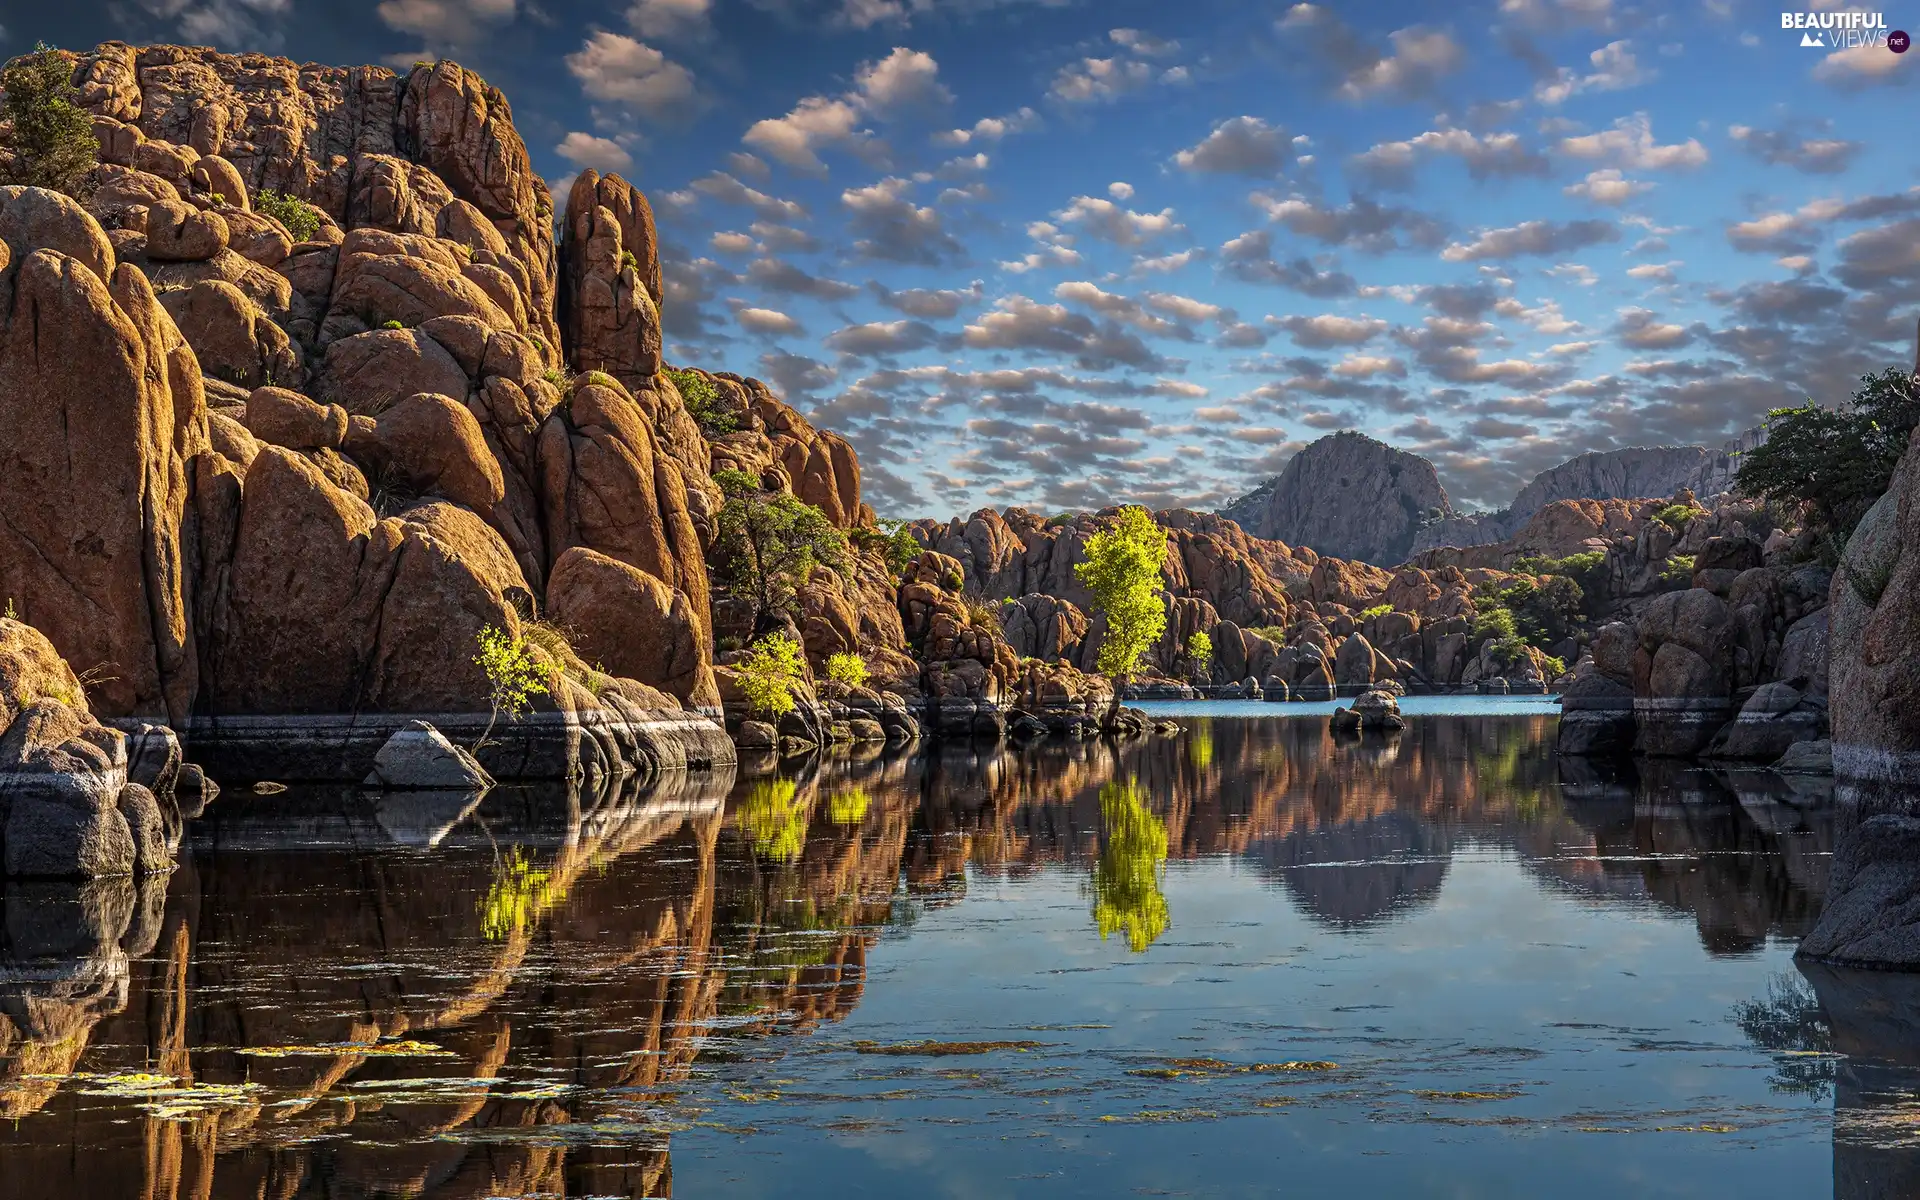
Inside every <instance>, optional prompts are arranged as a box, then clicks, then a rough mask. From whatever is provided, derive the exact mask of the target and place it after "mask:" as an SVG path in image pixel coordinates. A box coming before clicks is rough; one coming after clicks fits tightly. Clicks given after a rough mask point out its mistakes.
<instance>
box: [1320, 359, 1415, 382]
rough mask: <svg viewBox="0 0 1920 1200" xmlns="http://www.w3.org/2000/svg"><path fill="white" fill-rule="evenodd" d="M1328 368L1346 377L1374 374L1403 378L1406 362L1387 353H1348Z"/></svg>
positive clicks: (1352, 377)
mask: <svg viewBox="0 0 1920 1200" xmlns="http://www.w3.org/2000/svg"><path fill="white" fill-rule="evenodd" d="M1328 369H1329V370H1330V371H1331V372H1332V373H1333V374H1335V375H1339V376H1342V377H1343V378H1347V379H1367V378H1370V377H1372V376H1374V375H1392V376H1394V377H1395V378H1404V377H1405V376H1406V373H1407V364H1406V363H1403V362H1401V361H1400V360H1399V359H1397V358H1393V357H1390V356H1387V355H1379V354H1349V355H1347V356H1346V357H1345V358H1343V359H1341V360H1340V361H1339V362H1337V363H1334V364H1333V366H1332V367H1330V368H1328Z"/></svg>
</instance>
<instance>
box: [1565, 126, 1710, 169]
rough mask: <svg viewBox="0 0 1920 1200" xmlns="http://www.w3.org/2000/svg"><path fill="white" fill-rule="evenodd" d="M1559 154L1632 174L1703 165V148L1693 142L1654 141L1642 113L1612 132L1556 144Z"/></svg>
mask: <svg viewBox="0 0 1920 1200" xmlns="http://www.w3.org/2000/svg"><path fill="white" fill-rule="evenodd" d="M1560 152H1561V153H1562V154H1568V155H1572V156H1573V157H1574V158H1597V159H1608V160H1611V161H1612V162H1613V163H1614V164H1615V165H1616V166H1620V167H1625V168H1627V169H1628V170H1634V171H1664V170H1669V169H1674V168H1686V167H1698V166H1701V165H1703V164H1704V163H1705V162H1706V161H1707V157H1708V156H1707V148H1706V147H1705V146H1702V145H1701V144H1700V142H1699V139H1697V138H1688V139H1687V140H1686V141H1684V142H1674V143H1671V144H1669V145H1665V146H1663V145H1661V144H1659V143H1658V142H1656V141H1654V138H1653V123H1652V122H1651V121H1649V120H1648V119H1647V114H1645V113H1635V114H1634V115H1633V116H1631V117H1622V118H1620V119H1619V120H1617V121H1615V122H1614V123H1613V128H1612V129H1606V130H1602V131H1601V132H1599V133H1588V134H1582V135H1580V136H1579V137H1568V138H1562V139H1561V140H1560Z"/></svg>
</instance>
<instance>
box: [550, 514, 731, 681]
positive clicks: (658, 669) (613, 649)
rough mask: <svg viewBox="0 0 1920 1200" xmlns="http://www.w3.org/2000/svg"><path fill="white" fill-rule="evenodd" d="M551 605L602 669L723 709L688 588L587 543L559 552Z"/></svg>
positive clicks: (583, 651)
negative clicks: (620, 559) (587, 545)
mask: <svg viewBox="0 0 1920 1200" xmlns="http://www.w3.org/2000/svg"><path fill="white" fill-rule="evenodd" d="M547 613H548V616H549V618H550V619H551V620H552V621H553V622H554V623H555V624H557V625H559V626H561V627H562V628H564V629H565V630H566V631H567V633H568V635H569V637H570V638H571V639H572V642H573V648H574V649H575V651H577V652H578V653H579V654H580V656H581V657H582V658H584V659H586V660H587V661H588V662H591V663H596V664H598V665H599V667H600V668H601V669H602V670H605V671H608V672H610V673H612V674H614V675H619V676H623V677H625V678H629V679H637V680H639V681H640V682H641V683H645V684H649V685H651V686H653V687H657V688H659V689H660V690H661V691H663V692H667V693H668V694H670V695H672V696H674V697H675V698H676V699H678V700H679V701H680V702H681V703H682V704H684V705H686V706H687V707H688V708H697V709H702V710H707V711H718V709H719V707H720V693H719V689H718V687H717V686H716V684H715V682H714V676H713V666H712V660H711V658H710V656H709V653H708V649H707V645H706V641H705V638H704V635H703V633H702V629H703V623H702V622H701V620H700V619H699V617H698V616H697V615H696V614H695V613H694V611H693V603H692V601H690V600H689V599H688V598H687V595H686V593H685V592H682V591H679V590H677V589H675V588H672V587H669V586H668V585H667V584H666V583H665V582H664V581H662V580H660V579H658V578H656V577H654V576H652V575H649V574H647V573H646V572H645V571H642V570H640V569H639V568H637V567H634V566H630V565H628V564H627V563H623V562H620V561H617V560H615V559H612V558H609V557H607V556H606V555H604V554H601V553H599V552H598V551H595V550H590V549H588V548H586V547H585V546H574V547H572V548H571V549H569V550H568V551H567V552H566V553H565V554H562V555H561V556H560V559H559V561H558V562H556V563H555V564H554V567H553V573H552V575H551V577H550V578H549V579H548V581H547Z"/></svg>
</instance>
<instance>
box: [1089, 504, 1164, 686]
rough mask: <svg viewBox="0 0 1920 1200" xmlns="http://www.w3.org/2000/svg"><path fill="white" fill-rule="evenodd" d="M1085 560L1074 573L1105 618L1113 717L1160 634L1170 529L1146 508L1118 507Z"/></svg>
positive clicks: (1103, 667)
mask: <svg viewBox="0 0 1920 1200" xmlns="http://www.w3.org/2000/svg"><path fill="white" fill-rule="evenodd" d="M1086 554H1087V561H1085V562H1083V563H1080V564H1078V565H1077V566H1075V567H1074V569H1073V570H1074V574H1075V575H1077V576H1079V578H1080V582H1081V583H1083V584H1085V585H1086V587H1087V590H1088V591H1090V592H1092V593H1093V603H1094V607H1095V608H1097V609H1098V610H1099V611H1100V613H1101V615H1103V616H1105V617H1106V619H1107V638H1106V640H1105V641H1104V642H1102V643H1100V656H1099V660H1098V664H1097V665H1098V666H1099V669H1100V673H1101V674H1102V675H1105V676H1107V677H1108V678H1109V679H1112V680H1113V707H1112V708H1111V709H1109V710H1108V713H1107V719H1108V720H1109V721H1111V720H1112V719H1113V717H1114V715H1115V714H1117V713H1118V712H1119V711H1120V691H1121V689H1122V688H1123V687H1124V686H1125V684H1126V681H1127V679H1128V677H1129V676H1131V675H1132V674H1133V673H1134V671H1135V670H1136V669H1138V667H1139V665H1140V656H1141V655H1142V654H1145V653H1146V652H1147V648H1148V647H1149V646H1152V645H1153V644H1154V643H1155V642H1158V641H1159V640H1160V635H1161V633H1162V632H1164V631H1165V630H1166V627H1167V611H1166V609H1165V608H1163V607H1162V606H1161V604H1160V568H1161V567H1162V566H1163V565H1165V563H1166V561H1167V531H1166V530H1164V529H1162V528H1160V526H1158V525H1156V524H1154V522H1153V518H1152V517H1151V516H1149V515H1148V514H1147V510H1146V509H1144V508H1136V507H1127V508H1123V509H1121V510H1120V519H1119V520H1118V521H1116V522H1115V523H1114V524H1112V525H1110V526H1108V527H1107V528H1105V529H1102V530H1101V531H1100V532H1098V533H1096V534H1094V535H1093V536H1092V537H1091V538H1088V539H1087V549H1086Z"/></svg>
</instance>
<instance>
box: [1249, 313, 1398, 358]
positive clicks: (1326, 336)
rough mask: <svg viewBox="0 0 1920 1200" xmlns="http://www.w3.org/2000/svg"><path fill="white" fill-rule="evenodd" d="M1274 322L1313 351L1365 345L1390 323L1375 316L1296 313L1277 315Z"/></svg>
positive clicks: (1300, 343) (1299, 344)
mask: <svg viewBox="0 0 1920 1200" xmlns="http://www.w3.org/2000/svg"><path fill="white" fill-rule="evenodd" d="M1273 323H1274V324H1275V325H1277V326H1279V327H1280V328H1282V329H1284V330H1286V331H1287V335H1288V336H1289V337H1291V338H1292V339H1293V341H1294V344H1295V345H1297V346H1304V347H1306V348H1308V349H1312V350H1324V349H1327V348H1328V347H1330V346H1359V345H1363V344H1364V343H1367V342H1370V341H1372V340H1373V339H1374V338H1377V337H1379V336H1380V335H1381V334H1383V333H1385V332H1386V331H1387V323H1386V322H1385V321H1382V320H1380V319H1378V318H1376V317H1341V316H1335V315H1333V314H1325V315H1322V316H1317V317H1305V316H1298V315H1294V316H1286V317H1279V318H1274V319H1273Z"/></svg>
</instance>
